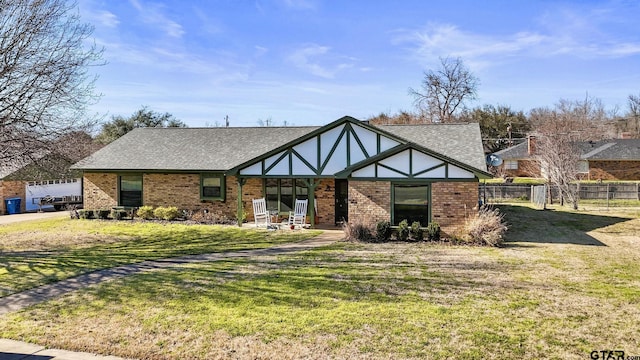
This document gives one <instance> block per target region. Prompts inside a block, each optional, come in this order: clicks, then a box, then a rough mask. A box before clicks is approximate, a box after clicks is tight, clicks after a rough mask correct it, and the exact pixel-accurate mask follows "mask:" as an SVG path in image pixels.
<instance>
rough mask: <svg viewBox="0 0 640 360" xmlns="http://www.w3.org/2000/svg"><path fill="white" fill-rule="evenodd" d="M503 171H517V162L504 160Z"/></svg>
mask: <svg viewBox="0 0 640 360" xmlns="http://www.w3.org/2000/svg"><path fill="white" fill-rule="evenodd" d="M504 168H505V170H518V160H505V162H504Z"/></svg>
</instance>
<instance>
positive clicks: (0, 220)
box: [0, 211, 69, 225]
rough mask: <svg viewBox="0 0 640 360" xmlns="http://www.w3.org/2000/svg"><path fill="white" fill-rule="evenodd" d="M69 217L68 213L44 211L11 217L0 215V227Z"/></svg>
mask: <svg viewBox="0 0 640 360" xmlns="http://www.w3.org/2000/svg"><path fill="white" fill-rule="evenodd" d="M63 216H69V212H68V211H45V212H40V213H39V212H33V213H23V214H13V215H0V225H4V224H11V223H14V222H20V221H29V220H40V219H50V218H56V217H63Z"/></svg>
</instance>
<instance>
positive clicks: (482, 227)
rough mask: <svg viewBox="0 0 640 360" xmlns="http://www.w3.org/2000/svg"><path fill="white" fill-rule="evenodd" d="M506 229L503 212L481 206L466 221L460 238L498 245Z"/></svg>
mask: <svg viewBox="0 0 640 360" xmlns="http://www.w3.org/2000/svg"><path fill="white" fill-rule="evenodd" d="M507 229H508V227H507V225H506V223H505V222H504V214H500V211H498V209H489V208H488V207H482V208H480V211H478V214H477V215H475V216H474V217H472V218H470V219H468V220H467V221H466V223H465V226H464V234H463V235H462V239H463V240H464V241H466V242H471V243H475V244H481V245H489V246H498V245H500V244H502V241H503V236H504V233H505V232H506V231H507Z"/></svg>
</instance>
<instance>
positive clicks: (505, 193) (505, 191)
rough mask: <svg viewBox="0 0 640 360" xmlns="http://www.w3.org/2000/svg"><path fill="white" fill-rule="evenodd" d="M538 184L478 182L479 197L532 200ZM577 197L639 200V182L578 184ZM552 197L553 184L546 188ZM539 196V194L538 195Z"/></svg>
mask: <svg viewBox="0 0 640 360" xmlns="http://www.w3.org/2000/svg"><path fill="white" fill-rule="evenodd" d="M539 186H540V185H527V184H484V183H480V189H479V190H480V198H481V199H482V200H483V202H485V203H487V202H497V201H508V200H525V201H526V200H533V199H534V197H535V195H536V194H537V193H539V192H540V189H539V188H537V189H536V187H539ZM575 186H576V187H577V188H578V197H579V198H580V199H585V200H640V183H603V184H580V183H577V184H576V185H575ZM546 191H548V192H549V193H548V194H547V196H549V195H550V196H551V198H552V199H559V198H560V194H559V191H558V189H557V188H556V187H555V186H551V190H550V191H549V190H546ZM538 196H539V195H538Z"/></svg>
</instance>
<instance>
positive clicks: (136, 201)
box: [119, 175, 142, 207]
mask: <svg viewBox="0 0 640 360" xmlns="http://www.w3.org/2000/svg"><path fill="white" fill-rule="evenodd" d="M119 189H120V201H119V205H121V206H134V207H137V206H142V175H121V176H120V183H119Z"/></svg>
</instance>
